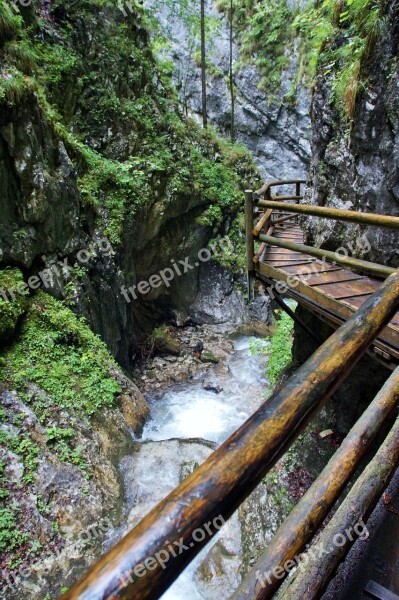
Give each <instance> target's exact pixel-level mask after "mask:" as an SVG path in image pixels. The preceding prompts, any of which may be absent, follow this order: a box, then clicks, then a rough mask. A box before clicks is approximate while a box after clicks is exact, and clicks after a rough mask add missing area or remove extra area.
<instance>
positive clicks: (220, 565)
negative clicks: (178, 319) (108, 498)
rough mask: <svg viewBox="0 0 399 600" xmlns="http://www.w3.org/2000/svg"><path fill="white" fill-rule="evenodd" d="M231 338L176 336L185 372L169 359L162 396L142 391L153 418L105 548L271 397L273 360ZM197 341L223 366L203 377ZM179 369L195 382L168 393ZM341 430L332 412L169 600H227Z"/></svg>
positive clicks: (195, 333) (201, 333)
mask: <svg viewBox="0 0 399 600" xmlns="http://www.w3.org/2000/svg"><path fill="white" fill-rule="evenodd" d="M233 332H234V329H231V328H230V329H229V328H226V327H223V328H221V327H220V326H209V325H206V326H202V327H199V328H198V327H197V328H195V327H185V328H180V329H177V330H173V331H172V332H171V334H172V335H174V336H176V337H177V339H178V340H179V342H180V344H181V349H182V353H183V356H181V357H180V358H182V359H183V361H182V363H179V362H178V360H179V357H176V356H173V355H170V356H169V358H170V359H171V361H172V362H169V361H168V360H167V359H168V356H163V357H162V358H161V360H162V361H163V363H164V364H163V365H162V366H161V368H162V369H163V370H164V371H165V380H164V381H163V382H162V384H160V387H159V388H156V389H155V390H154V384H151V383H148V382H146V381H144V382H143V383H141V384H140V386H141V388H142V389H143V390H145V394H146V397H147V401H148V403H149V406H150V410H151V417H150V419H149V420H148V422H147V423H146V425H145V427H144V430H143V435H142V438H141V439H137V438H136V441H135V442H134V445H133V447H132V450H133V452H130V453H129V454H128V455H126V456H125V457H124V458H123V459H122V460H121V462H120V464H119V470H120V472H121V474H122V477H123V480H124V490H125V491H124V515H125V516H124V518H123V519H122V522H121V524H120V526H119V527H117V528H116V529H115V530H113V531H112V533H111V534H110V536H109V537H108V539H107V542H106V545H105V548H109V547H110V546H111V545H112V544H114V543H115V542H116V541H117V540H118V539H119V538H120V537H121V536H122V535H123V534H124V533H126V532H127V531H128V530H130V529H131V528H132V527H134V526H135V525H136V524H137V523H138V522H139V521H140V520H141V519H142V518H143V517H144V516H145V515H146V514H148V512H149V511H150V510H151V509H152V508H153V506H154V505H155V504H156V503H158V502H159V501H161V500H162V499H163V498H164V497H165V496H166V495H167V494H168V493H169V492H170V491H171V490H172V489H173V488H175V487H176V486H178V485H179V484H180V483H181V482H182V481H183V480H184V479H186V477H187V476H188V475H190V474H191V473H192V472H193V471H194V470H195V469H196V468H197V467H198V466H199V465H201V464H202V463H203V462H204V461H205V460H206V459H207V457H208V456H209V455H210V454H211V452H212V451H213V450H214V449H215V448H216V447H217V446H218V445H219V444H220V443H221V442H222V441H223V440H224V439H226V437H228V435H229V434H230V433H232V432H233V431H234V430H235V429H236V428H237V427H238V426H239V425H240V424H241V423H242V422H243V421H245V419H246V418H247V417H248V416H249V415H250V414H251V413H252V412H254V411H255V410H256V408H257V407H258V406H259V405H260V404H261V403H262V402H263V400H264V398H265V396H266V394H267V393H268V392H269V393H270V391H269V390H268V384H267V380H266V379H265V364H266V362H267V356H264V355H263V356H254V357H251V354H250V352H249V348H250V339H248V338H243V337H242V336H240V335H238V336H237V332H236V333H235V335H233V337H232V338H229V334H230V335H231V334H232V333H233ZM198 341H202V342H203V345H204V348H210V349H211V351H212V352H213V353H215V355H217V356H218V357H219V359H220V361H219V363H218V364H217V365H214V364H209V366H208V368H207V369H205V370H204V365H203V364H201V363H200V362H199V361H198V359H196V358H195V357H193V356H192V354H191V353H190V349H192V348H195V347H196V346H197V344H198ZM186 349H187V354H186V355H184V352H185V351H186ZM159 360H160V357H155V358H154V359H152V361H150V362H149V363H147V366H151V367H152V369H154V370H155V371H156V370H157V367H156V365H158V364H159V363H158V361H159ZM154 361H155V364H154ZM197 361H198V362H197ZM179 364H183V365H184V367H182V368H181V373H186V376H187V372H189V371H190V369H192V372H193V374H192V375H191V379H188V380H186V381H183V382H180V383H178V384H174V385H170V382H171V380H170V373H169V372H173V371H175V372H176V369H177V368H179V367H178V365H179ZM158 368H159V367H158ZM150 370H151V369H150ZM166 374H167V375H166ZM182 376H183V375H182ZM189 377H190V376H189ZM158 383H159V382H158ZM220 388H222V389H220ZM216 392H218V393H216ZM335 428H336V427H335V415H334V411H333V406H332V405H328V406H327V408H326V409H324V410H323V411H322V412H321V413H320V415H319V416H318V417H317V418H316V419H314V420H313V421H312V423H311V424H310V425H309V427H308V428H307V430H306V431H305V432H304V433H303V434H302V435H301V436H300V438H299V439H298V440H297V442H296V443H295V445H294V447H293V448H292V449H291V450H290V451H289V452H288V453H287V455H286V456H285V457H284V458H283V459H282V460H280V461H279V463H278V464H277V465H276V466H275V467H274V468H273V469H272V471H271V472H270V473H269V474H268V475H266V477H265V478H264V479H263V480H262V482H261V483H260V484H259V485H258V487H257V488H256V489H255V491H254V492H253V493H252V494H251V495H250V496H249V497H248V498H247V500H245V501H244V503H243V504H242V505H241V507H240V509H239V510H238V511H237V512H236V513H235V514H234V516H233V517H232V518H231V519H230V520H229V521H228V523H227V524H226V525H225V526H224V527H223V528H222V530H221V531H219V532H218V533H217V535H216V537H215V538H213V540H212V541H211V542H210V543H209V544H208V545H207V546H206V547H205V548H204V549H203V550H202V551H201V553H200V555H199V556H197V557H196V558H195V559H194V561H193V562H192V563H191V564H190V565H189V566H188V568H187V569H186V570H185V571H184V573H183V574H182V575H181V576H180V578H179V579H178V581H177V582H176V583H175V584H174V585H173V586H172V587H171V588H170V590H168V591H167V592H166V594H165V596H164V600H183V599H184V600H185V599H186V598H190V600H191V598H192V599H193V600H201V599H202V600H204V599H209V600H211V599H213V598H215V597H216V596H217V597H218V598H219V597H220V598H223V599H226V600H227V598H229V597H230V595H231V593H232V592H233V591H234V589H236V587H237V586H238V584H239V582H240V580H241V578H242V576H243V575H245V573H247V572H248V570H249V569H250V567H251V566H252V565H253V564H254V563H255V562H256V560H257V558H258V557H259V554H260V553H261V551H262V549H263V548H264V547H265V545H266V544H267V543H268V542H269V541H270V539H271V538H272V536H273V535H274V533H275V532H276V530H277V528H278V526H279V525H280V524H281V522H282V520H283V519H284V518H285V516H286V515H287V514H288V513H289V511H290V510H291V509H292V507H293V506H294V504H295V503H296V502H297V501H298V499H299V498H300V497H301V495H302V494H303V493H304V492H305V491H306V489H307V488H308V487H309V485H310V484H311V482H312V481H313V479H314V478H315V477H316V476H317V474H318V473H319V472H320V470H321V469H322V468H323V466H324V465H325V464H326V462H327V460H328V459H329V457H330V456H331V454H332V453H333V452H334V449H335V448H334V447H333V446H332V445H331V444H330V443H329V442H328V441H327V439H328V438H325V437H323V436H320V433H323V432H325V431H326V430H327V429H331V431H335Z"/></svg>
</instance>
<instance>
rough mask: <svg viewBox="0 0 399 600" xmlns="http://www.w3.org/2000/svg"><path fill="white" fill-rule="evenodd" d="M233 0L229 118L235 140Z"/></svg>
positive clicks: (232, 3)
mask: <svg viewBox="0 0 399 600" xmlns="http://www.w3.org/2000/svg"><path fill="white" fill-rule="evenodd" d="M233 19H234V0H230V97H231V120H230V136H231V141H232V142H234V140H235V100H236V99H235V89H234V73H233V41H234V27H233Z"/></svg>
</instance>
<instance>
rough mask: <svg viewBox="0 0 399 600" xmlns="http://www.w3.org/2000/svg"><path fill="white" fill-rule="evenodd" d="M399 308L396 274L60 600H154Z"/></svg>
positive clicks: (289, 443)
mask: <svg viewBox="0 0 399 600" xmlns="http://www.w3.org/2000/svg"><path fill="white" fill-rule="evenodd" d="M251 229H252V227H251ZM398 306H399V271H397V272H395V273H394V274H393V275H391V276H390V277H388V278H387V279H386V280H385V282H383V283H382V285H381V286H380V287H379V288H378V290H377V291H376V292H375V293H374V294H373V296H371V297H370V298H369V299H368V300H367V301H366V302H365V303H364V304H363V306H362V307H361V308H360V309H359V310H358V311H357V312H356V313H354V314H353V315H352V316H351V317H350V318H349V319H348V321H347V322H346V323H344V324H343V325H342V326H341V327H340V329H338V330H337V331H336V332H335V333H334V334H333V335H332V336H331V337H330V338H329V339H328V340H327V341H326V342H325V343H324V344H323V345H322V346H321V347H320V348H319V349H318V350H317V351H316V352H315V353H314V354H313V356H311V357H310V358H309V359H308V360H307V361H306V363H304V364H303V365H302V366H301V367H300V368H299V369H298V370H297V372H296V373H295V374H294V375H292V376H291V378H290V379H289V380H288V381H287V382H286V383H285V385H284V386H283V387H281V388H280V389H279V390H278V391H276V392H275V393H274V394H273V395H272V396H271V397H270V398H269V399H268V400H267V401H266V402H265V403H264V404H263V405H262V406H261V407H260V408H259V409H258V410H257V411H256V412H255V413H254V414H253V415H252V416H251V417H250V418H249V419H248V420H247V421H246V423H244V424H243V425H242V426H241V427H240V428H239V429H238V430H237V431H236V432H235V433H234V434H233V435H232V436H230V438H229V439H228V440H227V441H226V442H225V443H224V444H223V445H222V446H221V447H220V448H219V449H217V450H216V451H215V452H213V453H212V454H211V456H210V457H209V458H208V459H207V460H206V461H205V463H204V464H203V465H201V466H200V467H199V468H198V469H197V470H196V471H194V473H192V474H191V475H190V476H189V477H188V478H187V479H186V480H185V481H184V482H183V483H182V484H181V485H180V486H179V487H178V488H176V489H175V490H174V491H173V492H172V493H171V494H169V496H168V497H167V498H165V499H164V500H163V501H162V502H161V503H160V504H158V506H156V507H155V508H154V509H153V510H152V511H151V512H150V514H149V515H148V516H147V517H146V518H145V519H143V520H142V521H141V523H140V524H139V525H138V526H137V527H136V528H135V529H134V530H133V531H131V532H130V533H128V534H127V535H126V536H125V537H124V538H123V539H122V540H121V541H120V542H119V543H118V544H117V545H116V546H115V547H114V548H113V549H112V550H111V551H110V552H108V553H107V554H106V555H104V556H103V557H102V558H101V559H100V560H99V561H98V562H97V563H96V564H95V565H94V566H93V567H92V568H91V569H90V571H89V573H88V574H87V575H86V576H84V577H83V578H82V579H81V581H80V582H78V583H77V584H76V585H75V586H74V587H73V588H72V589H71V590H70V591H68V592H67V593H66V594H64V595H63V596H62V598H63V599H64V600H100V599H101V600H105V599H107V600H111V599H113V600H116V599H118V598H121V599H125V600H127V599H128V598H140V600H147V599H153V600H154V599H156V598H159V596H160V595H161V594H162V593H163V592H164V591H165V590H166V589H167V588H168V587H169V585H170V584H171V583H172V582H173V581H174V580H175V579H176V578H177V577H178V575H179V574H180V573H181V572H182V571H183V569H184V568H185V566H186V565H187V564H188V563H189V562H190V561H191V560H192V559H193V557H194V556H195V555H196V554H198V552H199V551H200V550H201V548H202V547H203V546H204V545H205V544H206V543H207V542H208V540H209V539H210V538H211V537H213V535H214V534H215V533H216V531H214V530H213V529H210V530H206V526H207V525H209V523H212V522H214V520H215V519H217V518H218V517H223V519H227V518H229V517H230V516H231V515H232V514H233V512H234V511H235V510H236V509H237V508H238V506H239V505H240V504H241V503H242V502H243V500H244V499H245V498H246V497H247V496H248V495H249V494H250V493H251V491H252V490H253V489H254V488H255V486H256V485H257V484H258V483H259V481H260V480H261V479H262V478H263V477H264V476H265V474H266V473H267V472H268V471H269V470H270V469H271V468H272V466H273V465H274V464H275V463H276V462H277V460H278V459H279V458H280V457H281V456H282V455H283V454H284V452H285V451H286V450H287V449H288V448H289V447H290V445H291V444H292V443H293V441H294V440H295V439H296V438H297V436H298V435H299V434H300V432H301V431H302V430H303V428H304V427H305V426H306V425H307V423H308V422H309V420H310V419H311V418H312V416H313V415H314V413H315V412H316V410H317V409H318V408H320V407H321V405H322V404H323V403H324V402H325V401H326V400H327V399H328V398H329V397H330V396H331V394H333V393H334V392H335V390H336V389H337V388H338V387H339V385H340V384H341V382H342V381H343V380H344V379H345V378H346V377H347V376H348V374H349V373H350V371H351V370H352V369H353V367H354V366H355V365H356V364H357V362H358V361H359V360H360V358H361V357H362V356H363V354H364V353H365V352H366V351H367V348H368V347H369V345H370V344H371V342H372V341H373V340H374V339H375V338H376V337H377V336H378V335H379V333H380V332H381V331H382V329H383V328H384V327H385V325H386V324H387V323H388V322H389V321H390V320H391V318H392V317H393V315H394V314H395V312H396V310H397V308H398ZM205 530H206V531H207V533H206V534H204V532H205ZM198 531H201V532H202V534H204V536H203V537H202V536H201V538H200V539H199V540H198V538H196V537H195V536H194V533H195V532H198ZM193 540H195V541H196V543H194V542H193ZM176 544H178V546H179V547H178V548H177V546H176ZM172 545H174V547H175V551H174V553H173V554H170V555H169V558H168V562H167V563H166V565H164V568H162V566H161V564H160V563H159V561H158V562H157V561H156V560H155V558H154V557H156V556H157V553H158V554H159V553H160V552H162V551H164V552H165V551H166V549H168V548H170V547H172ZM182 545H183V546H184V550H183V551H182V552H180V548H181V547H182Z"/></svg>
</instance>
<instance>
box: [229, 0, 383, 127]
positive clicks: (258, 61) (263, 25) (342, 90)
mask: <svg viewBox="0 0 399 600" xmlns="http://www.w3.org/2000/svg"><path fill="white" fill-rule="evenodd" d="M384 5H385V0H322V1H319V0H317V1H316V0H310V1H309V2H308V4H307V5H305V6H304V7H303V8H295V7H294V8H293V7H288V4H287V2H286V0H271V1H270V0H256V1H255V2H250V1H249V0H234V6H235V9H234V26H235V28H236V31H237V34H238V42H239V45H240V56H241V62H242V63H253V64H255V65H256V66H257V68H258V69H259V71H260V73H261V81H260V87H261V89H264V90H266V91H267V92H268V95H269V99H270V100H273V99H276V98H277V96H278V94H279V92H280V87H281V75H282V72H283V70H284V69H285V68H286V67H287V66H288V63H289V61H290V56H292V55H293V53H294V52H295V45H296V44H297V41H296V40H298V42H299V48H298V49H299V58H298V64H297V70H296V73H295V75H294V77H293V79H292V81H291V88H290V90H289V91H288V93H287V94H286V97H285V100H286V101H293V100H294V99H295V95H296V90H297V86H298V85H299V83H300V82H301V81H304V82H305V83H306V84H307V85H309V86H312V85H313V83H314V82H315V78H316V75H317V74H318V73H323V74H324V76H329V77H330V78H331V87H332V101H333V102H334V103H335V105H336V107H337V108H338V109H339V111H340V112H341V114H342V115H343V117H344V118H345V119H348V120H350V119H351V117H352V116H353V114H354V109H355V103H356V96H357V93H358V92H359V90H360V89H361V88H362V85H364V82H363V81H362V78H361V66H362V61H363V60H364V59H365V58H366V55H367V50H368V49H369V48H370V47H371V45H372V44H373V43H374V42H375V41H376V40H377V39H378V38H379V37H381V36H382V35H383V32H384V29H385V27H386V19H385V18H384V17H383V16H382V9H383V7H384ZM218 6H219V8H220V10H223V11H224V12H225V14H228V11H229V6H230V1H229V0H218Z"/></svg>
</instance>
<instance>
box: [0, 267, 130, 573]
mask: <svg viewBox="0 0 399 600" xmlns="http://www.w3.org/2000/svg"><path fill="white" fill-rule="evenodd" d="M11 278H12V279H13V284H14V285H15V284H18V283H20V281H21V280H22V276H21V274H20V273H19V272H18V271H17V270H13V271H2V272H0V283H1V284H4V283H9V282H10V281H11ZM16 298H17V300H16V301H15V302H12V301H11V302H5V301H4V300H3V299H0V322H2V323H3V322H4V318H6V319H7V316H8V315H10V314H12V323H10V327H9V328H8V330H7V333H8V341H7V342H6V343H5V345H4V346H3V348H2V354H1V359H0V392H2V393H3V394H6V395H5V396H3V400H4V402H3V400H2V406H1V407H0V456H1V450H5V451H8V452H12V453H13V454H15V455H17V456H18V457H19V458H20V460H21V461H22V464H23V474H22V480H21V483H20V486H19V488H18V487H17V488H15V485H13V484H11V482H10V480H9V478H8V476H7V471H6V469H5V467H6V465H5V464H4V463H3V462H2V461H1V460H0V551H1V552H2V553H4V557H6V556H7V557H8V559H7V560H8V563H7V564H8V566H9V568H15V567H16V566H18V565H19V564H21V563H22V562H23V561H24V560H26V559H27V558H28V557H29V556H32V555H34V554H35V553H36V552H37V551H38V550H39V549H40V545H39V546H38V545H37V541H35V535H34V532H32V531H31V530H30V528H29V523H27V522H26V518H25V515H24V512H23V506H24V496H25V495H26V494H27V493H28V494H29V493H32V494H35V493H37V491H36V490H35V473H36V470H37V467H38V464H39V459H40V457H41V456H42V454H43V447H42V445H43V444H45V446H46V447H47V448H48V449H49V451H50V452H52V453H54V454H55V455H56V456H57V457H58V459H59V460H60V461H62V462H66V463H70V464H72V465H76V466H77V467H79V468H80V469H81V470H82V472H83V473H84V474H85V476H86V477H90V468H89V465H87V464H86V461H85V459H84V452H83V448H82V447H80V446H79V445H77V443H76V441H75V438H76V432H75V430H74V428H73V426H72V427H71V426H69V425H70V420H69V417H68V416H67V415H73V418H74V419H80V418H84V417H89V418H90V417H91V415H93V414H94V413H95V412H97V411H99V410H102V409H104V408H105V407H112V406H114V405H115V401H116V398H117V396H118V395H119V394H120V392H121V387H120V385H119V384H118V383H117V381H116V380H115V378H114V377H113V376H112V374H111V369H112V368H115V367H116V365H115V363H114V361H113V359H112V357H111V356H110V354H109V353H108V351H107V350H106V348H105V346H104V344H103V343H102V342H101V340H100V339H99V338H98V337H97V336H96V335H94V334H93V333H92V332H91V331H90V330H89V328H88V327H87V325H86V324H85V322H84V320H83V319H79V318H77V317H76V316H75V315H74V314H73V313H72V312H71V311H70V310H69V309H68V308H67V307H66V306H64V305H63V304H62V303H60V302H59V301H57V300H55V299H54V298H52V297H50V296H49V295H48V294H45V293H43V292H39V293H38V294H37V295H36V296H35V297H34V298H32V299H29V300H26V299H25V297H24V296H19V295H18V294H16ZM18 298H23V299H24V305H23V307H22V305H21V301H20V300H19V299H18ZM11 333H13V335H11ZM6 390H13V391H14V392H16V393H17V395H18V396H14V395H10V394H8V392H6ZM17 398H18V400H17ZM20 402H22V403H23V404H20ZM32 415H34V419H35V420H36V419H37V422H38V427H39V428H40V429H41V431H42V438H43V439H40V440H39V439H38V429H37V427H33V423H32ZM64 423H66V424H64ZM38 509H39V511H41V510H42V507H41V506H40V498H38ZM43 511H44V512H45V509H44V507H43ZM54 527H56V522H54ZM55 531H56V529H55Z"/></svg>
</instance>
